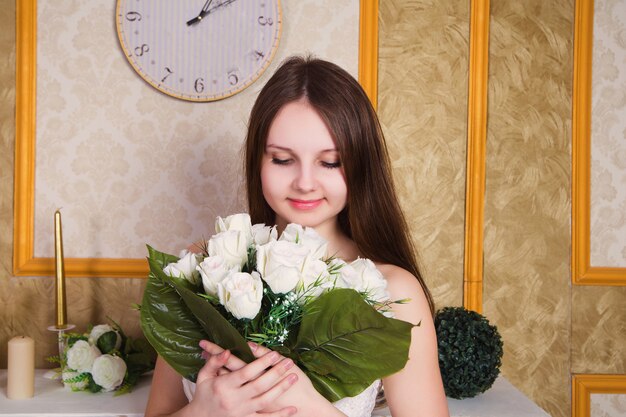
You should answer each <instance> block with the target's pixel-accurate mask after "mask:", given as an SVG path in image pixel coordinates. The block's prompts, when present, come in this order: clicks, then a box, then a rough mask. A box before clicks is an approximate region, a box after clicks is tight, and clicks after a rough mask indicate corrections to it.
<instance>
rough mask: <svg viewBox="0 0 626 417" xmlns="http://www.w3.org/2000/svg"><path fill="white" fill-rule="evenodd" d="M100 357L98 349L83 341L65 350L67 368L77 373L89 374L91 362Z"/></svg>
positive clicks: (78, 341)
mask: <svg viewBox="0 0 626 417" xmlns="http://www.w3.org/2000/svg"><path fill="white" fill-rule="evenodd" d="M100 355H101V352H100V349H98V348H97V347H96V346H93V345H90V344H89V343H88V342H86V341H85V340H77V341H76V342H74V344H73V345H72V347H71V348H69V349H68V350H67V366H68V367H69V368H70V369H73V370H75V371H77V372H91V368H92V366H93V362H94V361H95V360H96V358H97V357H98V356H100Z"/></svg>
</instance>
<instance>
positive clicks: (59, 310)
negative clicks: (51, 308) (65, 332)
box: [54, 210, 67, 329]
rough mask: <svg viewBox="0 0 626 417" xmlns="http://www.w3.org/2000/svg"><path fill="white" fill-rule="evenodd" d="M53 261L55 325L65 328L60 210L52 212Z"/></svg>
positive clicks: (65, 308)
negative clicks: (54, 271) (54, 273)
mask: <svg viewBox="0 0 626 417" xmlns="http://www.w3.org/2000/svg"><path fill="white" fill-rule="evenodd" d="M54 261H55V270H56V281H55V282H56V285H55V287H56V326H57V329H63V328H65V325H66V324H67V307H66V305H65V261H64V260H63V234H62V232H61V212H60V211H59V210H57V211H55V212H54Z"/></svg>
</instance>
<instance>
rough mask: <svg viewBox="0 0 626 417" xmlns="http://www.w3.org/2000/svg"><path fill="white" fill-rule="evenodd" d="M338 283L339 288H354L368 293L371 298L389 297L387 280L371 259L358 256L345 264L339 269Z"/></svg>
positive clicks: (386, 298) (381, 299) (383, 299)
mask: <svg viewBox="0 0 626 417" xmlns="http://www.w3.org/2000/svg"><path fill="white" fill-rule="evenodd" d="M336 285H337V287H339V288H352V289H354V290H356V291H359V292H364V293H367V295H368V297H369V298H371V299H373V300H376V301H386V300H388V299H389V294H388V293H387V281H386V280H385V278H384V277H383V274H382V273H381V272H380V271H379V270H378V268H376V265H374V262H372V261H371V260H369V259H364V258H358V259H357V260H355V261H353V262H351V263H350V264H345V265H343V266H342V267H341V269H340V270H339V279H337V282H336Z"/></svg>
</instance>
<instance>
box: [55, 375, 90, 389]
mask: <svg viewBox="0 0 626 417" xmlns="http://www.w3.org/2000/svg"><path fill="white" fill-rule="evenodd" d="M81 373H82V372H73V371H63V372H62V373H61V380H62V381H63V386H64V387H65V388H70V389H71V390H72V391H82V390H84V389H85V388H87V385H88V384H89V381H88V380H87V379H84V380H82V381H78V382H70V380H71V379H72V378H76V377H77V376H78V375H80V374H81Z"/></svg>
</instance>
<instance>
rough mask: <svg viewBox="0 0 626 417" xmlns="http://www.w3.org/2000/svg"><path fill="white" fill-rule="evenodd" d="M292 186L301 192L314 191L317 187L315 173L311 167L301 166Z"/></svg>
mask: <svg viewBox="0 0 626 417" xmlns="http://www.w3.org/2000/svg"><path fill="white" fill-rule="evenodd" d="M294 187H295V188H296V189H297V190H299V191H303V192H308V191H314V190H315V189H316V188H317V181H316V180H315V174H314V172H313V170H312V169H311V168H308V167H301V168H300V169H299V170H298V173H297V176H296V178H294Z"/></svg>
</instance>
